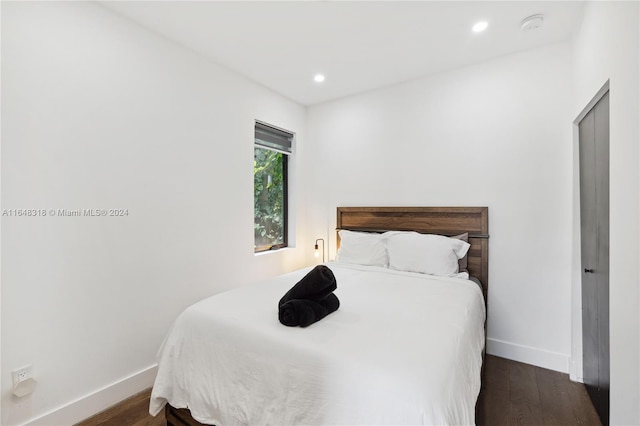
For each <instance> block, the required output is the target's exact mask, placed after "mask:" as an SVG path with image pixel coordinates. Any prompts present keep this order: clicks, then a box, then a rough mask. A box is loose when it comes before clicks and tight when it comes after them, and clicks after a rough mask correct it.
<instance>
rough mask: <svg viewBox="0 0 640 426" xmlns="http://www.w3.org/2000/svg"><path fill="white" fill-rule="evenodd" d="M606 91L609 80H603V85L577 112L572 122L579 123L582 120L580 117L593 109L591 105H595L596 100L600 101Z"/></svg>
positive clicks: (583, 116) (607, 90)
mask: <svg viewBox="0 0 640 426" xmlns="http://www.w3.org/2000/svg"><path fill="white" fill-rule="evenodd" d="M607 92H609V80H607V81H605V83H604V85H603V86H602V87H601V88H600V90H598V92H597V93H596V94H595V96H594V97H593V98H592V99H591V101H589V103H588V104H587V106H586V107H584V109H583V110H582V111H580V114H578V116H577V117H576V119H575V120H573V124H575V125H576V126H578V125H579V124H580V122H581V121H582V119H583V118H585V117H586V115H587V114H588V113H589V111H591V110H592V109H593V107H594V106H596V104H597V103H598V102H600V99H602V98H603V97H604V95H606V94H607Z"/></svg>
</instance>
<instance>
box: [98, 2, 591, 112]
mask: <svg viewBox="0 0 640 426" xmlns="http://www.w3.org/2000/svg"><path fill="white" fill-rule="evenodd" d="M101 4H102V5H103V6H105V7H107V8H109V9H111V10H113V11H115V12H117V13H119V14H121V15H124V16H125V17H128V18H130V19H132V20H134V21H136V22H138V23H139V24H141V25H143V26H144V27H146V28H148V29H150V30H152V31H155V32H157V33H160V34H162V35H164V36H165V37H167V38H169V39H172V40H174V41H176V42H178V43H180V44H182V45H184V46H186V47H188V48H190V49H193V50H195V51H197V52H199V53H201V54H203V55H205V56H207V57H209V58H211V59H212V60H213V61H215V62H217V63H218V64H221V65H223V66H225V67H227V68H229V69H232V70H234V71H236V72H238V73H240V74H242V75H244V76H246V77H248V78H249V79H251V80H253V81H255V82H258V83H260V84H262V85H263V86H266V87H268V88H270V89H272V90H274V91H276V92H278V93H280V94H282V95H284V96H286V97H288V98H290V99H292V100H294V101H296V102H298V103H300V104H302V105H313V104H317V103H321V102H325V101H329V100H333V99H336V98H340V97H344V96H348V95H352V94H355V93H360V92H364V91H367V90H372V89H378V88H381V87H385V86H389V85H393V84H397V83H401V82H404V81H407V80H411V79H415V78H418V77H421V76H424V75H428V74H433V73H437V72H441V71H445V70H450V69H454V68H458V67H462V66H465V65H469V64H473V63H478V62H482V61H486V60H488V59H491V58H495V57H498V56H502V55H507V54H511V53H514V52H518V51H522V50H527V49H531V48H535V47H538V46H543V45H546V44H550V43H555V42H559V41H564V40H570V39H571V37H572V35H573V33H574V32H575V31H576V30H577V28H578V27H579V25H580V22H581V19H582V9H583V5H584V3H583V2H581V1H202V0H201V1H177V0H175V1H105V2H101ZM540 13H542V14H544V15H545V20H544V24H543V25H542V27H540V28H539V29H537V30H534V31H522V30H521V29H520V22H521V21H522V19H524V18H525V17H527V16H530V15H533V14H540ZM479 20H485V21H487V22H488V23H489V27H488V29H487V30H486V31H484V32H482V33H474V32H473V31H471V27H472V26H473V24H474V23H476V22H477V21H479ZM316 73H322V74H324V75H325V76H326V80H325V81H324V82H323V83H316V82H314V81H313V76H314V75H315V74H316Z"/></svg>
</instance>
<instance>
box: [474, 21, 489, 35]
mask: <svg viewBox="0 0 640 426" xmlns="http://www.w3.org/2000/svg"><path fill="white" fill-rule="evenodd" d="M488 26H489V23H488V22H487V21H480V22H477V23H476V24H475V25H474V26H473V28H472V29H473V31H474V32H476V33H480V32H482V31H484V30H486V29H487V27H488Z"/></svg>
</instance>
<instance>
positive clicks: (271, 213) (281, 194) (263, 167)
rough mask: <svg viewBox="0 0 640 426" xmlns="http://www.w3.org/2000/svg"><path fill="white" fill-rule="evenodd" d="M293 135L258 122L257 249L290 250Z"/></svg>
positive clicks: (255, 160) (255, 174)
mask: <svg viewBox="0 0 640 426" xmlns="http://www.w3.org/2000/svg"><path fill="white" fill-rule="evenodd" d="M292 141H293V134H291V133H289V132H285V131H283V130H280V129H276V128H274V127H271V126H269V125H267V124H264V123H261V122H256V126H255V146H254V149H253V155H254V157H253V201H254V203H253V214H254V220H253V227H254V238H255V240H254V250H255V252H261V251H266V250H272V249H277V248H282V247H287V227H288V221H287V198H288V197H287V195H288V194H287V163H288V157H289V155H290V154H291V152H292Z"/></svg>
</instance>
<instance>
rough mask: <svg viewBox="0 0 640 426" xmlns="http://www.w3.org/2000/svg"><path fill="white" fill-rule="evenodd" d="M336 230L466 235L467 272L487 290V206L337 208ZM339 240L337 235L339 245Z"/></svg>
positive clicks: (485, 294)
mask: <svg viewBox="0 0 640 426" xmlns="http://www.w3.org/2000/svg"><path fill="white" fill-rule="evenodd" d="M336 224H337V228H338V230H340V229H348V230H351V231H362V232H384V231H416V232H420V233H422V234H440V235H446V236H453V235H459V234H462V233H465V232H468V233H469V244H471V247H470V248H469V252H468V253H467V265H468V266H467V269H468V270H469V274H470V275H472V276H474V277H477V278H478V279H479V280H480V282H481V283H482V288H483V290H484V296H485V300H487V294H488V289H489V208H488V207H338V219H337V222H336ZM339 244H340V237H339V236H338V245H339Z"/></svg>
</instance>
